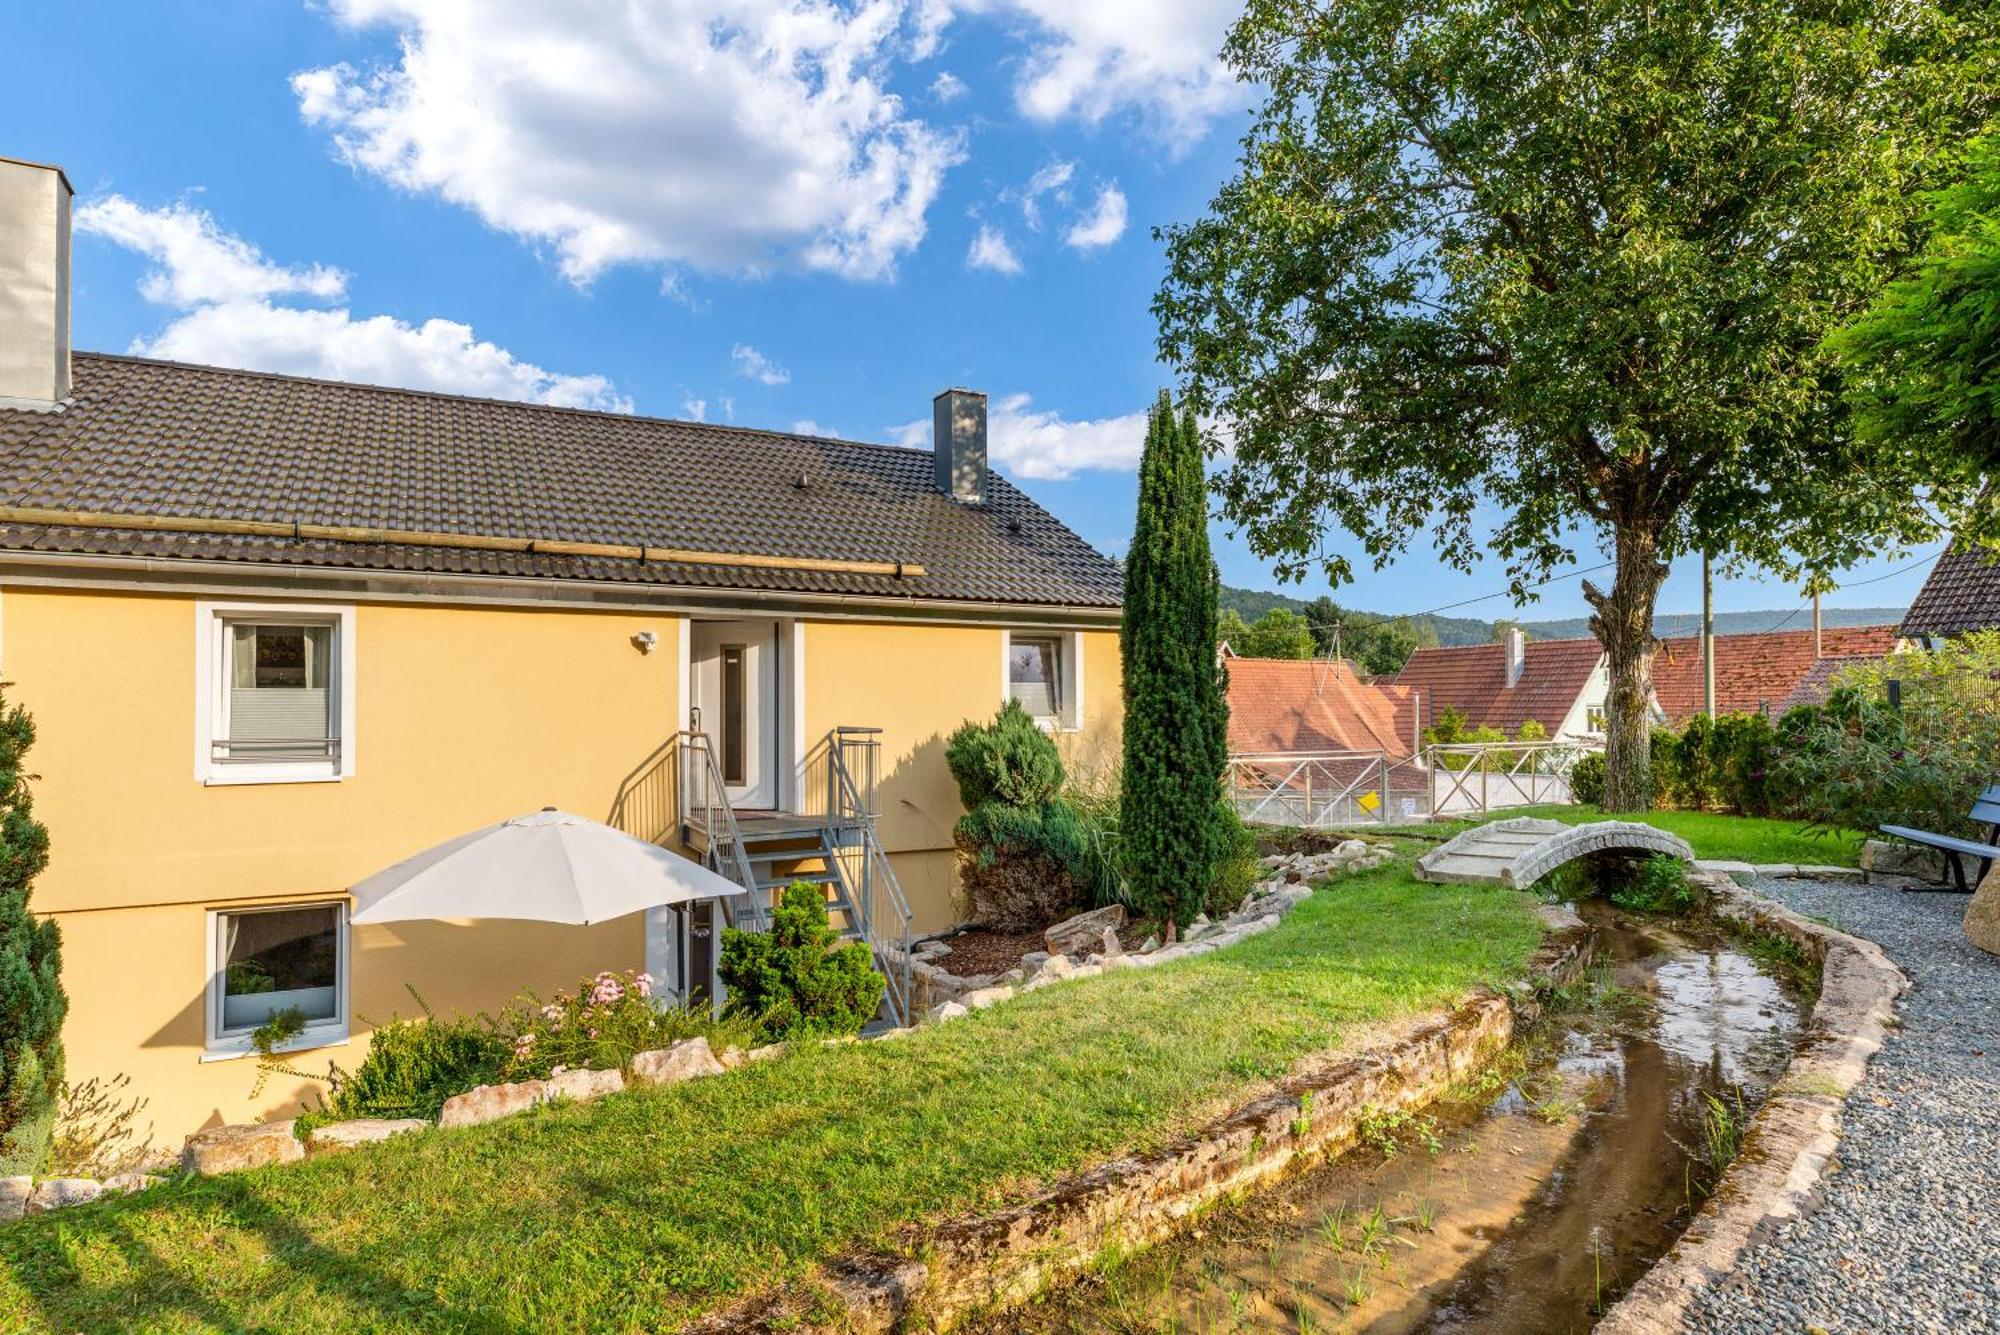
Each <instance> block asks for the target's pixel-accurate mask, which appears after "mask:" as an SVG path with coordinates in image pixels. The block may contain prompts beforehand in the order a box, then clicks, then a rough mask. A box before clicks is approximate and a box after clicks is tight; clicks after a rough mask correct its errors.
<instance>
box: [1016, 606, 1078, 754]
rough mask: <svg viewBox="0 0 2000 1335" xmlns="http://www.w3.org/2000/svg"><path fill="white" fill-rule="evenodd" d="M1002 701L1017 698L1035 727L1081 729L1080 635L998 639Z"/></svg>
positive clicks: (1028, 633) (1026, 633) (1031, 633)
mask: <svg viewBox="0 0 2000 1335" xmlns="http://www.w3.org/2000/svg"><path fill="white" fill-rule="evenodd" d="M1000 657H1001V675H1000V684H1001V690H1002V698H1003V699H1011V700H1018V701H1020V702H1021V707H1022V708H1023V709H1025V710H1027V711H1028V713H1029V714H1030V715H1031V716H1033V718H1034V719H1035V721H1036V722H1037V723H1040V724H1041V725H1042V726H1043V727H1045V728H1048V729H1050V730H1052V731H1053V730H1056V729H1061V730H1063V731H1065V732H1074V731H1076V730H1077V729H1079V728H1081V727H1082V726H1083V637H1082V636H1081V635H1080V634H1079V633H1077V632H1075V631H1054V630H1051V631H1038V630H1017V631H1008V632H1007V633H1006V634H1005V635H1003V636H1002V637H1001V641H1000Z"/></svg>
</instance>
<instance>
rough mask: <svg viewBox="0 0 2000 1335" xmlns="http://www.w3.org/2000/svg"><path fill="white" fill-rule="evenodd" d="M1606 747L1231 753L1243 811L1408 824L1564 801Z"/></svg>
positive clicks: (1489, 745)
mask: <svg viewBox="0 0 2000 1335" xmlns="http://www.w3.org/2000/svg"><path fill="white" fill-rule="evenodd" d="M1600 749H1601V748H1600V747H1596V746H1590V745H1584V744H1580V743H1575V742H1472V743H1454V744H1452V745H1430V746H1425V747H1424V748H1423V749H1422V750H1420V751H1418V752H1417V753H1416V754H1414V755H1409V756H1391V755H1390V754H1389V753H1388V752H1386V751H1299V752H1263V753H1255V754H1244V755H1234V756H1231V757H1230V758H1229V771H1228V775H1227V782H1228V787H1229V796H1230V800H1231V801H1232V802H1233V803H1234V804H1235V806H1236V810H1237V813H1238V814H1239V815H1241V816H1242V817H1243V819H1244V820H1246V821H1249V822H1251V823H1253V824H1259V825H1291V826H1300V827H1303V828H1308V829H1310V828H1317V827H1329V826H1331V827H1339V826H1351V825H1403V824H1411V823H1415V822H1420V821H1426V820H1429V819H1430V818H1431V817H1433V816H1460V815H1474V814H1484V813H1486V812H1489V811H1504V810H1507V809H1509V808H1512V807H1528V806H1540V805H1543V804H1547V803H1558V804H1567V803H1569V802H1572V801H1574V800H1575V798H1574V796H1573V795H1572V793H1571V790H1570V771H1571V770H1572V769H1573V768H1574V767H1575V765H1576V762H1577V761H1578V760H1579V759H1581V758H1582V757H1583V756H1585V755H1588V754H1590V753H1591V752H1593V751H1597V750H1600Z"/></svg>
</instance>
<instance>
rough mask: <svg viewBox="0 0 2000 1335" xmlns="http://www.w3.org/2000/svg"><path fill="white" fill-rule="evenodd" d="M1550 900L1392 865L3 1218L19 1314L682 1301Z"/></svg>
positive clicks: (1430, 997)
mask: <svg viewBox="0 0 2000 1335" xmlns="http://www.w3.org/2000/svg"><path fill="white" fill-rule="evenodd" d="M1539 935H1540V928H1539V925H1538V922H1537V920H1536V919H1535V918H1534V916H1533V912H1532V907H1531V901H1530V900H1529V899H1528V898H1527V897H1526V896H1524V895H1520V894H1516V893H1513V892H1508V891H1501V890H1468V889H1466V888H1464V887H1457V886H1425V885H1419V884H1418V883H1416V882H1415V881H1414V880H1412V879H1411V878H1410V876H1409V874H1408V871H1407V868H1406V867H1405V866H1402V865H1400V864H1392V865H1390V866H1387V867H1384V868H1381V869H1379V870H1377V871H1374V872H1370V873H1365V874H1363V875H1360V876H1354V877H1349V878H1346V879H1344V880H1342V882H1341V883H1340V887H1339V889H1338V891H1335V892H1328V893H1322V894H1319V895H1315V896H1314V897H1313V898H1312V899H1310V900H1308V901H1307V902H1306V903H1305V904H1303V905H1301V906H1300V907H1299V908H1298V909H1297V910H1295V911H1294V912H1293V913H1292V914H1291V915H1290V916H1289V917H1287V918H1286V920H1285V921H1284V923H1282V924H1281V925H1280V926H1279V927H1277V928H1276V929H1274V930H1272V931H1270V932H1267V933H1265V934H1263V935H1261V936H1257V937H1254V938H1252V939H1251V940H1248V941H1245V942H1242V943H1241V944H1239V945H1237V946H1234V947H1231V948H1230V949H1228V950H1224V951H1219V952H1217V953H1215V954H1213V955H1208V956H1204V957H1200V958H1197V959H1194V960H1189V961H1186V962H1184V963H1180V964H1175V965H1170V966H1166V967H1163V968H1160V969H1156V970H1145V971H1140V970H1128V971H1122V972H1118V973H1113V974H1107V975H1104V976H1102V977H1098V978H1093V979H1086V980H1082V981H1079V982H1076V983H1073V984H1065V985H1063V986H1061V987H1055V988H1049V989H1045V990H1043V991H1039V992H1035V993H1031V994H1027V995H1024V996H1022V997H1020V998H1018V999H1016V1000H1014V1001H1012V1002H1009V1003H1008V1004H1006V1005H1004V1006H1000V1007H996V1008H994V1009H992V1010H987V1011H981V1012H977V1013H975V1014H974V1015H971V1016H969V1017H967V1018H965V1019H962V1020H959V1021H956V1022H954V1023H952V1024H949V1025H944V1026H940V1027H937V1028H931V1029H925V1030H922V1031H920V1032H918V1033H916V1034H913V1035H911V1036H909V1037H906V1038H903V1039H899V1040H895V1041H891V1042H883V1043H850V1044H843V1045H838V1046H819V1045H809V1046H802V1047H801V1048H799V1049H798V1050H796V1051H794V1052H792V1053H789V1054H788V1055H786V1056H784V1057H783V1058H781V1059H779V1060H777V1061H773V1062H770V1063H765V1064H760V1065H756V1066H752V1067H747V1068H745V1069H743V1070H740V1071H737V1072H734V1073H732V1074H730V1075H728V1076H726V1077H722V1078H718V1079H712V1080H702V1081H695V1082H692V1083H689V1084H684V1085H678V1086H673V1087H668V1088H664V1089H650V1090H639V1091H633V1092H630V1093H627V1094H623V1095H618V1096H614V1097H612V1098H610V1099H607V1100H605V1101H603V1102H600V1103H596V1104H591V1105H588V1106H571V1107H556V1108H546V1109H540V1110H536V1111H534V1112H530V1113H528V1114H525V1115H523V1116H521V1117H517V1118H513V1119H509V1120H507V1121H503V1122H497V1123H493V1124H491V1125H488V1126H484V1127H474V1128H468V1129H464V1130H457V1131H432V1132H428V1133H426V1134H423V1135H418V1136H406V1137H401V1138H398V1139H396V1140H393V1141H390V1142H387V1143H385V1144H382V1145H379V1146H374V1147H371V1148H370V1149H368V1150H365V1151H361V1152H355V1153H350V1154H346V1155H340V1156H334V1157H331V1158H325V1159H315V1160H309V1161H307V1162H305V1163H303V1164H297V1165H292V1166H289V1167H285V1168H276V1169H264V1170H259V1171H255V1172H250V1173H243V1174H239V1175H235V1176H232V1177H223V1178H208V1179H190V1180H185V1181H180V1182H176V1183H174V1184H170V1185H167V1186H163V1187H159V1188H155V1189H153V1190H151V1191H148V1192H146V1193H144V1194H142V1195H139V1196H135V1197H129V1198H124V1199H120V1200H116V1201H112V1202H108V1203H102V1204H99V1205H93V1206H85V1207H80V1208H77V1209H74V1210H69V1211H64V1212H61V1213H58V1214H53V1215H45V1216H39V1217H36V1218H32V1219H28V1220H25V1221H23V1222H21V1223H18V1224H13V1225H9V1226H8V1227H7V1228H5V1229H4V1230H0V1330H9V1331H12V1330H16V1329H28V1330H33V1329H51V1330H64V1331H67V1330H92V1331H102V1330H115V1329H142V1330H147V1331H156V1330H157V1331H207V1330H218V1329H224V1330H238V1329H261V1330H276V1329H308V1330H342V1331H370V1330H406V1329H449V1330H457V1331H474V1332H485V1331H492V1332H500V1331H521V1330H530V1329H533V1330H541V1329H609V1330H627V1329H641V1328H643V1329H666V1328H673V1327H675V1326H678V1325H679V1324H681V1323H682V1322H684V1321H686V1320H688V1319H689V1318H690V1317H692V1316H694V1315H696V1314H697V1313H700V1312H702V1311H704V1310H707V1309H710V1308H713V1307H714V1306H716V1305H718V1304H719V1303H722V1302H725V1301H727V1300H729V1299H730V1298H732V1297H734V1296H737V1295H740V1294H743V1293H747V1292H751V1291H756V1290H760V1289H764V1288H767V1287H771V1286H778V1285H786V1284H796V1283H797V1282H798V1281H799V1280H800V1279H801V1277H802V1276H804V1275H806V1274H807V1273H808V1272H809V1271H810V1269H811V1267H812V1266H813V1264H814V1263H815V1262H817V1261H819V1260H822V1259H824V1258H827V1257H829V1256H832V1255H836V1254H839V1253H841V1252H843V1251H845V1250H848V1249H850V1248H854V1247H857V1246H865V1245H878V1246H879V1245H891V1246H897V1245H901V1244H899V1242H898V1239H901V1238H904V1237H911V1236H914V1237H915V1238H917V1239H918V1244H917V1245H919V1246H920V1245H921V1233H920V1232H917V1233H914V1234H911V1233H908V1232H906V1231H905V1230H907V1229H908V1228H909V1226H911V1225H913V1224H918V1223H920V1222H922V1221H924V1220H928V1219H936V1218H939V1217H941V1216H948V1215H951V1214H955V1213H958V1212H961V1211H965V1210H968V1209H973V1208H979V1207H986V1206H992V1205H997V1204H1000V1203H1003V1202H1007V1201H1012V1200H1018V1199H1021V1198H1022V1197H1023V1196H1024V1195H1025V1194H1027V1193H1029V1192H1031V1191H1032V1190H1033V1189H1034V1188H1035V1186H1036V1184H1038V1183H1043V1182H1047V1181H1049V1180H1050V1179H1053V1178H1056V1177H1059V1176H1061V1175H1063V1174H1065V1173H1069V1172H1073V1171H1075V1170H1077V1169H1079V1168H1082V1167H1085V1166H1087V1165H1090V1164H1093V1163H1098V1162H1102V1161H1104V1160H1106V1159H1109V1158H1111V1157H1114V1156H1116V1155H1119V1154H1124V1153H1127V1152H1132V1151H1143V1150H1144V1149H1146V1148H1149V1147H1154V1146H1158V1145H1160V1144H1162V1143H1163V1142H1165V1141H1167V1140H1168V1139H1170V1138H1171V1137H1172V1136H1174V1135H1175V1134H1176V1133H1178V1132H1182V1131H1185V1130H1187V1129H1189V1128H1190V1127H1192V1126H1195V1125H1198V1124H1200V1123H1201V1122H1202V1121H1204V1120H1206V1119H1207V1118H1210V1117H1213V1116H1215V1115H1216V1114H1217V1113H1219V1112H1220V1111H1222V1110H1223V1109H1225V1108H1226V1107H1228V1106H1230V1105H1231V1104H1233V1103H1234V1102H1236V1101H1238V1100H1239V1099H1240V1098H1242V1097H1243V1096H1244V1095H1245V1093H1246V1091H1247V1089H1248V1087H1250V1086H1252V1085H1254V1084H1255V1083H1256V1082H1258V1081H1260V1080H1263V1079H1268V1078H1271V1077H1275V1076H1277V1075H1279V1074H1280V1073H1282V1072H1283V1071H1285V1070H1286V1069H1287V1068H1288V1067H1289V1065H1290V1064H1291V1063H1292V1062H1293V1061H1294V1060H1296V1059H1297V1058H1299V1057H1300V1056H1302V1055H1304V1054H1306V1053H1308V1052H1311V1051H1315V1050H1318V1049H1323V1048H1326V1047H1329V1046H1332V1045H1336V1044H1338V1043H1339V1042H1340V1041H1341V1040H1342V1037H1343V1036H1344V1035H1349V1034H1353V1033H1354V1032H1355V1031H1356V1030H1357V1029H1359V1028H1360V1027H1362V1026H1366V1025H1370V1024H1373V1023H1376V1022H1380V1021H1383V1020H1388V1019H1392V1018H1394V1017H1397V1016H1401V1015H1405V1014H1409V1013H1412V1012H1416V1011H1420V1010H1424V1009H1428V1008H1432V1007H1436V1006H1439V1005H1442V1004H1445V1003H1447V1002H1448V1001H1450V1000H1451V999H1453V998H1455V997H1457V996H1459V995H1461V994H1463V993H1464V992H1465V991H1466V990H1467V989H1468V988H1471V987H1473V986H1476V985H1478V984H1481V983H1487V982H1492V981H1496V980H1500V979H1504V978H1507V977H1511V976H1513V975H1515V974H1517V973H1518V971H1519V969H1520V968H1521V966H1522V964H1523V962H1524V961H1525V959H1526V957H1527V956H1528V954H1529V953H1530V952H1531V951H1532V950H1533V948H1534V946H1535V944H1536V942H1537V941H1538V939H1539Z"/></svg>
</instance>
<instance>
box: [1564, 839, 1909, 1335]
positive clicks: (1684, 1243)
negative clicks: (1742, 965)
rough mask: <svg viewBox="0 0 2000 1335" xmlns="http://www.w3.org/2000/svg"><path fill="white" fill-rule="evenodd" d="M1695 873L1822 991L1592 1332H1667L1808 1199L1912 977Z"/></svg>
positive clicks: (1870, 950) (1860, 943) (1715, 875)
mask: <svg viewBox="0 0 2000 1335" xmlns="http://www.w3.org/2000/svg"><path fill="white" fill-rule="evenodd" d="M1692 879H1694V880H1696V881H1698V882H1700V883H1701V884H1702V885H1704V886H1705V887H1707V888H1708V889H1709V890H1710V891H1711V892H1712V893H1713V894H1714V896H1715V905H1716V911H1717V912H1718V913H1719V914H1720V915H1721V916H1724V917H1727V918H1731V919H1734V920H1736V921H1739V922H1742V923H1745V924H1746V925H1750V926H1754V927H1757V928H1760V929H1762V930H1764V931H1769V932H1775V933H1777V934H1779V935H1781V936H1784V937H1786V938H1788V939H1790V940H1793V941H1796V942H1798V943H1799V944H1800V945H1803V946H1805V947H1806V948H1808V949H1809V950H1812V951H1813V952H1814V953H1815V954H1817V955H1818V956H1819V959H1820V966H1821V968H1820V978H1821V982H1820V995H1819V1001H1818V1002H1817V1003H1816V1004H1815V1005H1814V1007H1813V1013H1812V1019H1811V1021H1810V1022H1809V1023H1808V1025H1807V1027H1806V1031H1805V1033H1804V1034H1802V1035H1801V1036H1800V1039H1799V1045H1798V1048H1797V1049H1796V1051H1795V1052H1794V1053H1793V1056H1792V1061H1791V1063H1790V1065H1788V1066H1787V1067H1786V1068H1785V1073H1784V1075H1783V1076H1781V1077H1780V1078H1779V1079H1778V1081H1777V1083H1776V1084H1774V1085H1773V1086H1772V1087H1771V1093H1770V1095H1769V1097H1767V1098H1766V1099H1765V1101H1764V1106H1763V1107H1762V1108H1760V1109H1758V1111H1757V1114H1756V1116H1755V1117H1753V1118H1752V1119H1751V1121H1750V1126H1749V1129H1748V1130H1747V1131H1746V1133H1745V1134H1744V1138H1743V1147H1742V1149H1741V1151H1740V1152H1739V1153H1738V1154H1737V1157H1736V1160H1735V1162H1733V1163H1732V1164H1730V1166H1729V1167H1728V1168H1727V1169H1725V1170H1724V1171H1723V1174H1722V1178H1721V1180H1720V1181H1719V1182H1718V1183H1717V1184H1716V1187H1715V1190H1714V1191H1713V1192H1712V1193H1710V1195H1709V1198H1708V1200H1707V1202H1706V1203H1704V1204H1703V1206H1702V1208H1701V1210H1700V1211H1699V1212H1697V1213H1696V1215H1695V1217H1694V1219H1693V1220H1692V1221H1690V1222H1689V1224H1688V1226H1687V1229H1686V1230H1685V1231H1684V1232H1683V1233H1682V1234H1681V1237H1680V1240H1679V1241H1677V1242H1676V1243H1675V1244H1674V1245H1673V1247H1672V1248H1670V1249H1669V1250H1668V1252H1667V1254H1666V1255H1665V1256H1663V1257H1661V1258H1660V1260H1659V1261H1657V1262H1656V1263H1655V1264H1654V1265H1653V1267H1652V1269H1650V1270H1648V1271H1647V1272H1646V1273H1645V1275H1643V1276H1642V1277H1641V1278H1640V1279H1639V1281H1638V1282H1637V1283H1636V1284H1634V1285H1633V1286H1632V1288H1631V1289H1630V1290H1629V1291H1628V1292H1627V1293H1626V1294H1625V1296H1624V1297H1623V1298H1622V1299H1620V1300H1619V1301H1618V1302H1617V1303H1615V1304H1614V1305H1613V1306H1612V1308H1611V1310H1610V1311H1609V1312H1607V1313H1605V1315H1604V1318H1603V1319H1602V1320H1601V1321H1599V1322H1598V1323H1597V1326H1596V1327H1595V1330H1596V1332H1597V1335H1668V1333H1669V1332H1678V1331H1680V1330H1682V1329H1684V1322H1685V1320H1686V1316H1687V1311H1688V1308H1689V1306H1690V1305H1691V1304H1692V1303H1693V1302H1694V1300H1695V1298H1696V1296H1697V1295H1698V1294H1700V1293H1701V1292H1702V1291H1703V1290H1704V1289H1706V1288H1707V1287H1708V1286H1710V1285H1712V1284H1715V1283H1717V1282H1718V1281H1720V1280H1722V1279H1724V1278H1725V1277H1727V1276H1728V1275H1729V1274H1730V1273H1731V1272H1732V1271H1733V1270H1734V1269H1735V1267H1736V1263H1737V1261H1738V1259H1739V1258H1740V1257H1741V1256H1742V1255H1743V1252H1744V1251H1745V1249H1747V1248H1748V1247H1749V1246H1750V1245H1751V1243H1752V1242H1754V1241H1756V1240H1757V1239H1758V1238H1759V1237H1760V1236H1762V1235H1763V1234H1764V1233H1765V1232H1767V1231H1768V1230H1769V1229H1771V1228H1772V1227H1774V1226H1776V1225H1777V1224H1779V1223H1780V1222H1782V1221H1784V1220H1786V1219H1790V1218H1793V1217H1794V1216H1796V1215H1799V1214H1801V1213H1804V1212H1805V1211H1807V1210H1809V1209H1811V1208H1812V1207H1813V1205H1814V1204H1815V1203H1816V1202H1817V1199H1818V1195H1819V1184H1820V1179H1821V1177H1822V1176H1823V1174H1824V1173H1825V1171H1826V1166H1827V1163H1828V1161H1829V1160H1831V1159H1832V1158H1833V1156H1834V1153H1835V1151H1836V1150H1837V1149H1838V1147H1839V1144H1840V1120H1841V1114H1842V1111H1843V1110H1844V1109H1845V1107H1846V1103H1847V1098H1848V1096H1849V1095H1850V1094H1852V1093H1853V1092H1854V1089H1855V1087H1856V1086H1857V1085H1859V1084H1860V1083H1861V1079H1862V1077H1863V1076H1865V1075H1866V1074H1867V1071H1868V1062H1869V1059H1870V1058H1872V1057H1873V1056H1874V1055H1875V1053H1876V1052H1877V1051H1879V1050H1880V1049H1881V1047H1882V1041H1883V1038H1884V1036H1885V1035H1886V1033H1887V1031H1888V1026H1889V1024H1890V1022H1891V1021H1892V1019H1893V1017H1894V1015H1895V1009H1896V1001H1897V999H1898V998H1899V997H1901V996H1902V995H1903V993H1904V992H1906V991H1908V990H1909V986H1910V983H1909V979H1908V978H1906V977H1905V976H1904V974H1903V971H1902V970H1901V969H1899V968H1897V967H1896V966H1895V964H1894V963H1893V962H1891V961H1890V959H1889V957H1888V956H1887V955H1886V954H1884V953H1883V950H1882V948H1881V947H1880V946H1878V945H1876V944H1875V943H1874V942H1872V941H1866V940H1863V939H1862V938H1860V937H1856V936H1849V935H1848V934H1847V933H1845V932H1841V931H1838V930H1836V929H1834V928H1831V927H1828V926H1826V925H1825V924H1823V923H1818V922H1814V921H1813V920H1812V919H1810V918H1806V917H1804V916H1802V915H1800V914H1798V913H1794V912H1793V911H1792V910H1790V909H1788V908H1786V907H1784V906H1783V905H1782V904H1779V903H1777V902H1776V901H1774V900H1769V899H1766V898H1764V897H1763V896H1761V895H1758V894H1756V893H1754V892H1753V891H1751V890H1749V889H1748V888H1746V887H1744V886H1742V885H1740V884H1738V883H1737V881H1736V880H1735V879H1734V878H1733V877H1732V876H1730V875H1729V874H1727V873H1725V872H1719V871H1709V870H1697V871H1695V872H1694V873H1692Z"/></svg>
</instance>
